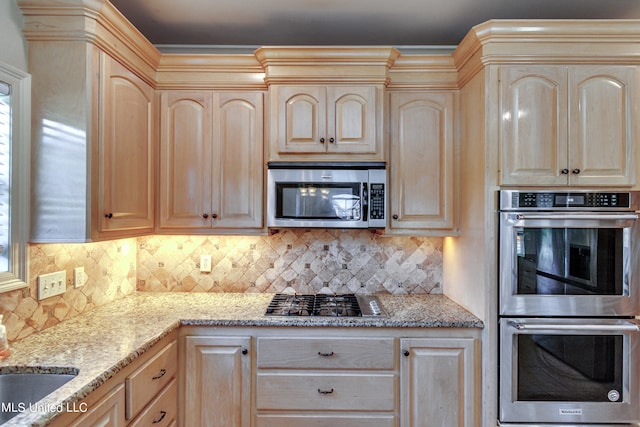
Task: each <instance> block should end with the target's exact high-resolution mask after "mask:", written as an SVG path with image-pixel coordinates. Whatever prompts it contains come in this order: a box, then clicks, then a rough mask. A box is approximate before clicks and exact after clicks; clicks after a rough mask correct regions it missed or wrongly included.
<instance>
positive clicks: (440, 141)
mask: <svg viewBox="0 0 640 427" xmlns="http://www.w3.org/2000/svg"><path fill="white" fill-rule="evenodd" d="M456 108H457V94H456V93H454V92H430V91H423V92H392V93H391V94H390V98H389V110H390V112H389V115H390V116H389V117H390V118H389V135H390V136H389V137H390V141H389V145H390V149H389V166H388V169H389V187H390V200H389V202H390V208H389V213H390V217H391V219H390V223H389V229H388V230H387V231H388V232H389V233H391V234H394V233H396V234H407V233H416V232H418V233H421V232H422V233H428V234H432V235H455V234H457V231H458V229H457V224H456V215H455V202H456V191H455V185H454V177H455V174H454V172H455V170H454V166H455V165H454V154H455V139H456V131H455V127H454V126H455V116H456V114H455V111H456Z"/></svg>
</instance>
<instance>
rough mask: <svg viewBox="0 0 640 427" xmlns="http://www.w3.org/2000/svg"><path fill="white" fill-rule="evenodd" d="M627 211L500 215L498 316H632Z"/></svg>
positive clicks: (633, 260)
mask: <svg viewBox="0 0 640 427" xmlns="http://www.w3.org/2000/svg"><path fill="white" fill-rule="evenodd" d="M637 219H638V216H637V214H635V213H633V212H626V213H620V212H618V213H616V212H606V213H583V212H502V213H501V214H500V254H499V257H500V314H501V315H503V316H520V315H524V316H583V317H584V316H633V315H636V314H637V313H638V309H639V304H638V294H639V292H638V287H639V286H640V284H639V283H638V280H639V278H638V263H639V262H640V259H639V256H640V252H639V251H638V247H639V245H638V226H637V222H638V221H637Z"/></svg>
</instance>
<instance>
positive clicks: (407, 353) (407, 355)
mask: <svg viewBox="0 0 640 427" xmlns="http://www.w3.org/2000/svg"><path fill="white" fill-rule="evenodd" d="M402 354H404V355H405V356H406V357H409V356H410V355H411V353H410V352H409V350H405V351H403V352H402Z"/></svg>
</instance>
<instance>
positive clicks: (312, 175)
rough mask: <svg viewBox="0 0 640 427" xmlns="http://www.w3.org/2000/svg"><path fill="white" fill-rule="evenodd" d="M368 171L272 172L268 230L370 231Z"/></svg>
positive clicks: (269, 186) (268, 179)
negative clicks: (298, 228) (364, 229)
mask: <svg viewBox="0 0 640 427" xmlns="http://www.w3.org/2000/svg"><path fill="white" fill-rule="evenodd" d="M368 180H369V172H368V171H367V170H330V169H304V170H300V169H269V171H268V176H267V185H268V191H267V226H269V227H327V228H367V227H368V223H367V220H366V215H367V211H366V209H367V206H366V203H367V200H366V198H365V195H366V191H367V188H366V187H367V184H368Z"/></svg>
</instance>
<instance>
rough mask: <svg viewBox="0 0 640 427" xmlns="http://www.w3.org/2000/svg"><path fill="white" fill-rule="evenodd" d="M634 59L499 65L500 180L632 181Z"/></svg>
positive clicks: (596, 183) (583, 183)
mask: <svg viewBox="0 0 640 427" xmlns="http://www.w3.org/2000/svg"><path fill="white" fill-rule="evenodd" d="M636 73H637V71H636V67H633V66H602V65H569V66H564V65H553V66H542V65H527V66H523V65H522V66H502V67H501V68H500V83H499V91H500V103H501V109H500V130H501V133H500V149H501V155H500V184H502V185H553V186H566V185H577V186H633V185H634V184H635V181H636V177H635V163H636V162H635V158H636V157H635V155H636V154H635V150H636V149H637V148H636V143H635V139H636V131H635V124H634V123H635V118H634V115H635V111H636V99H637V93H636V90H637V89H636Z"/></svg>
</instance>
